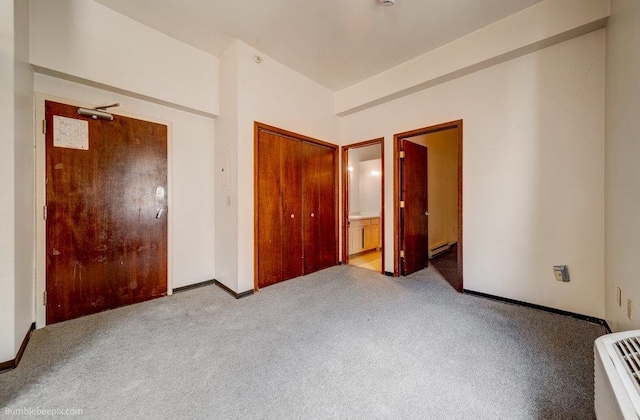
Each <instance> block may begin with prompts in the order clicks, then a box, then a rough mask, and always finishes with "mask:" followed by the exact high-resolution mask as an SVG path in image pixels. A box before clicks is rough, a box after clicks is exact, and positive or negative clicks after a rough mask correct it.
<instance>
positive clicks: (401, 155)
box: [399, 150, 404, 159]
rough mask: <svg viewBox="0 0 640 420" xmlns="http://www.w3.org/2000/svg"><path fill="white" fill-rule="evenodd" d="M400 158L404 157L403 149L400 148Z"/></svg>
mask: <svg viewBox="0 0 640 420" xmlns="http://www.w3.org/2000/svg"><path fill="white" fill-rule="evenodd" d="M399 156H400V159H404V150H400V155H399Z"/></svg>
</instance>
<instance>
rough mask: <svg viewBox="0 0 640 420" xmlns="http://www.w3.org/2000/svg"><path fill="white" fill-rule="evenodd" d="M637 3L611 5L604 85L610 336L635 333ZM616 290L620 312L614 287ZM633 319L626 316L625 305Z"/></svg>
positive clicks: (638, 295) (639, 250) (620, 0)
mask: <svg viewBox="0 0 640 420" xmlns="http://www.w3.org/2000/svg"><path fill="white" fill-rule="evenodd" d="M639 45H640V3H639V2H638V1H637V0H612V2H611V18H610V20H609V27H608V29H607V68H606V69H607V81H606V88H607V93H606V122H607V123H606V153H605V156H606V161H605V171H606V172H605V189H606V200H605V203H606V225H605V227H606V240H605V243H606V248H605V250H606V254H605V266H606V282H605V296H606V320H607V322H608V323H609V325H610V326H611V328H612V329H613V330H615V331H620V330H628V329H634V328H640V312H638V311H639V310H640V280H638V275H639V274H638V273H640V259H639V258H638V255H640V241H639V240H638V238H640V196H639V195H638V191H640V165H638V156H640V141H638V133H639V132H640V119H639V118H638V111H639V110H640V80H638V75H639V74H640V52H639V50H638V46H639ZM617 287H620V288H621V289H622V299H623V304H622V307H619V306H618V304H617V302H616V288H617ZM627 299H631V300H632V301H633V302H634V305H635V309H634V312H635V314H634V316H633V320H630V319H628V318H627V316H626V310H627V308H626V301H627Z"/></svg>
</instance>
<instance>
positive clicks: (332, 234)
mask: <svg viewBox="0 0 640 420" xmlns="http://www.w3.org/2000/svg"><path fill="white" fill-rule="evenodd" d="M321 152H322V153H321V154H320V156H319V159H320V172H319V175H318V178H317V182H318V196H319V197H318V203H319V206H320V207H319V215H318V219H317V223H318V228H319V233H318V238H319V244H318V250H319V252H318V260H319V261H318V269H319V270H321V269H324V268H327V267H332V266H334V265H336V264H337V263H338V260H337V258H338V257H337V255H338V252H337V250H338V242H337V241H338V238H337V230H336V223H337V217H336V216H337V213H336V212H337V208H336V201H337V200H336V178H335V171H336V163H337V162H336V161H335V159H336V154H335V153H334V151H333V150H332V149H328V148H322V149H321Z"/></svg>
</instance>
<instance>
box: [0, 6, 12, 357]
mask: <svg viewBox="0 0 640 420" xmlns="http://www.w3.org/2000/svg"><path fill="white" fill-rule="evenodd" d="M13 10H14V9H13V0H0V56H1V57H2V60H0V133H2V135H0V147H2V153H0V196H1V197H3V199H2V200H0V249H1V250H2V252H0V363H1V362H5V361H7V360H11V359H13V358H14V357H15V337H14V334H15V312H14V307H15V306H14V305H15V301H14V298H15V263H14V261H15V224H14V221H15V197H14V192H15V183H14V180H15V172H14V168H15V164H14V149H15V144H14V138H15V127H14V106H15V105H14V77H15V76H14V31H13V28H14V26H13V13H14V12H13Z"/></svg>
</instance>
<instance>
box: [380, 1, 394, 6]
mask: <svg viewBox="0 0 640 420" xmlns="http://www.w3.org/2000/svg"><path fill="white" fill-rule="evenodd" d="M380 3H381V4H382V5H383V6H393V5H394V4H396V0H380Z"/></svg>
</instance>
